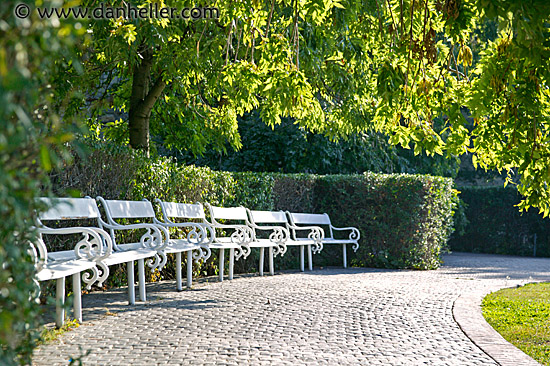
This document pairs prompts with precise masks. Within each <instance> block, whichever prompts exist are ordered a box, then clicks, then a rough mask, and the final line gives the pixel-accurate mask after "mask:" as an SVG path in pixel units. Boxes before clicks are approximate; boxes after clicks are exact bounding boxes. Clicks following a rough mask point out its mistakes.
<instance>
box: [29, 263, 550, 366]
mask: <svg viewBox="0 0 550 366" xmlns="http://www.w3.org/2000/svg"><path fill="white" fill-rule="evenodd" d="M444 260H445V264H444V266H443V267H442V268H441V269H439V270H437V271H404V270H379V269H366V268H350V269H338V268H330V269H322V270H321V269H316V270H314V271H313V272H305V273H299V272H285V273H283V274H277V275H275V276H265V277H257V276H243V277H241V278H237V279H235V280H233V281H224V282H223V283H219V282H211V283H204V282H203V283H198V284H195V286H194V289H193V290H189V291H183V292H176V291H174V283H172V282H162V283H157V284H148V286H147V291H148V296H149V301H148V302H146V303H138V304H137V305H135V306H127V305H125V292H124V289H119V290H116V291H108V292H105V293H94V294H91V295H85V296H84V297H83V306H84V320H85V321H84V323H83V324H82V325H81V326H80V327H79V328H77V329H75V330H73V331H70V332H68V333H66V334H65V335H63V336H62V337H61V338H60V339H59V340H58V341H56V342H54V343H51V344H48V345H44V346H41V347H39V348H38V349H37V350H36V352H35V358H34V364H35V365H37V366H41V365H44V366H52V365H67V364H68V363H69V360H70V358H71V357H78V356H79V355H81V354H84V353H86V352H87V351H89V352H90V353H89V354H88V355H87V356H85V357H83V358H82V360H83V364H84V365H165V364H169V365H268V364H269V365H498V364H506V362H508V361H509V362H512V363H511V364H514V363H513V362H516V363H515V364H516V365H524V364H526V363H529V362H533V361H532V360H531V359H529V358H528V357H527V356H525V355H524V354H523V353H521V352H520V351H517V349H515V348H514V347H512V348H513V350H516V351H517V352H519V353H518V354H516V353H513V352H511V353H509V352H500V355H499V354H498V353H499V352H498V351H499V350H502V349H503V348H502V347H501V346H502V344H501V343H500V345H501V346H499V343H498V342H497V343H491V342H488V341H487V340H490V339H492V338H491V337H494V336H495V334H494V333H495V332H494V331H492V330H491V329H489V330H487V329H486V328H483V326H486V323H485V324H483V322H482V319H481V321H480V319H479V318H477V317H476V314H477V316H479V301H480V299H481V296H482V295H483V294H485V293H487V292H490V291H494V290H496V289H499V288H502V287H510V286H516V285H518V284H525V283H528V282H534V281H549V280H550V259H533V258H519V257H505V256H492V255H479V254H477V255H476V254H462V253H457V254H451V255H446V256H444ZM472 294H474V295H475V296H474V295H472ZM457 299H460V301H457ZM455 302H456V304H460V306H459V307H458V308H457V306H455ZM476 311H477V313H476ZM468 314H472V316H469V315H468ZM455 316H456V321H455ZM457 321H458V323H457ZM463 329H464V331H463ZM465 332H466V334H465ZM491 332H492V333H491ZM484 342H485V343H484ZM508 345H509V344H508ZM79 346H80V347H81V349H80V348H79ZM479 346H481V347H483V348H484V349H485V348H489V351H487V350H482V349H481V348H480V347H479ZM491 346H493V348H495V349H494V350H490V348H491ZM495 351H497V352H496V353H495ZM515 357H517V358H515ZM522 357H525V358H522ZM518 362H519V363H518Z"/></svg>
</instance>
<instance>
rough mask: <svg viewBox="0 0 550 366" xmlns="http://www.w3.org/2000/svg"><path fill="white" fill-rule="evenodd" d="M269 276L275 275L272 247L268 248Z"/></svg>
mask: <svg viewBox="0 0 550 366" xmlns="http://www.w3.org/2000/svg"><path fill="white" fill-rule="evenodd" d="M269 274H270V275H272V276H273V275H274V274H275V268H274V264H273V247H269Z"/></svg>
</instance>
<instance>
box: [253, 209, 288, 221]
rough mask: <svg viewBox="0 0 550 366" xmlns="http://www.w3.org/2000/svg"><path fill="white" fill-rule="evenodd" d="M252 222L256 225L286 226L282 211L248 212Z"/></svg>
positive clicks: (285, 218) (284, 215)
mask: <svg viewBox="0 0 550 366" xmlns="http://www.w3.org/2000/svg"><path fill="white" fill-rule="evenodd" d="M250 215H251V216H252V217H251V218H252V222H254V223H256V224H286V223H288V221H287V217H286V214H285V213H284V212H283V211H254V210H250Z"/></svg>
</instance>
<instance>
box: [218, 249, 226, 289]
mask: <svg viewBox="0 0 550 366" xmlns="http://www.w3.org/2000/svg"><path fill="white" fill-rule="evenodd" d="M224 252H225V249H220V265H219V273H220V282H222V281H223V265H224V258H223V256H224Z"/></svg>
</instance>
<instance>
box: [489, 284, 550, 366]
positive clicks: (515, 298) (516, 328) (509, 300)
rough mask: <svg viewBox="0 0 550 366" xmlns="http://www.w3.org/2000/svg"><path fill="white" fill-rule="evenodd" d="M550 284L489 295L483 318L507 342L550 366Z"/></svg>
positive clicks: (530, 285) (532, 285) (533, 285)
mask: <svg viewBox="0 0 550 366" xmlns="http://www.w3.org/2000/svg"><path fill="white" fill-rule="evenodd" d="M549 290H550V284H549V283H540V284H529V285H526V286H522V287H519V288H513V289H503V290H500V291H497V292H494V293H492V294H489V295H487V296H486V297H485V298H484V299H483V302H482V310H483V316H484V317H485V319H486V320H487V322H488V323H489V324H491V326H492V327H493V328H494V329H495V330H496V331H497V332H499V333H500V334H501V335H502V336H503V337H504V339H506V340H507V341H508V342H510V343H512V344H513V345H514V346H516V347H518V348H519V349H521V350H522V351H523V352H525V353H526V354H528V355H529V356H531V357H532V358H534V359H535V360H536V361H538V362H540V363H541V364H543V365H550V347H549V346H548V345H549V344H550V328H548V322H549V321H550V295H549V294H550V291H549Z"/></svg>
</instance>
